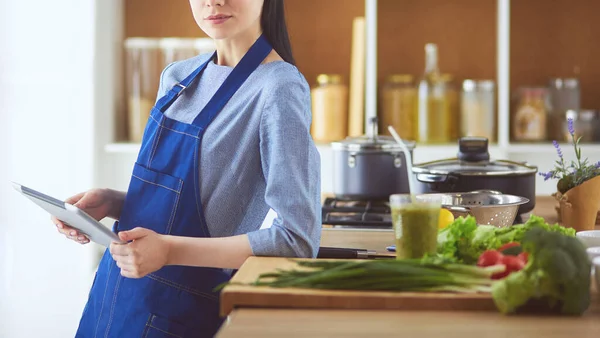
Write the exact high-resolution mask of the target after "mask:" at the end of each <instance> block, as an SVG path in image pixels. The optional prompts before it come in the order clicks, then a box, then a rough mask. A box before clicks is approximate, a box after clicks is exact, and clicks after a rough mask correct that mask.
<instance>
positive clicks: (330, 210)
mask: <svg viewBox="0 0 600 338" xmlns="http://www.w3.org/2000/svg"><path fill="white" fill-rule="evenodd" d="M322 213H323V214H322V216H323V224H328V225H334V226H349V227H352V226H356V227H364V226H367V227H374V228H390V229H391V228H392V216H391V210H390V206H389V204H388V203H387V202H384V201H349V200H340V199H336V198H327V199H326V200H325V202H324V203H323V211H322Z"/></svg>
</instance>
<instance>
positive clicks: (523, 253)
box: [517, 251, 529, 264]
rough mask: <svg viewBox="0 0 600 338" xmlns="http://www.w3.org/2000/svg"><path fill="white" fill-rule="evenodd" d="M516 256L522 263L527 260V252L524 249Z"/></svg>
mask: <svg viewBox="0 0 600 338" xmlns="http://www.w3.org/2000/svg"><path fill="white" fill-rule="evenodd" d="M517 258H519V259H520V260H521V261H522V262H523V264H527V262H528V261H529V254H528V253H527V252H525V251H523V252H521V253H520V254H519V255H518V256H517Z"/></svg>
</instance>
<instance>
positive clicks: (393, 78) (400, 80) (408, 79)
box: [386, 74, 414, 84]
mask: <svg viewBox="0 0 600 338" xmlns="http://www.w3.org/2000/svg"><path fill="white" fill-rule="evenodd" d="M413 80H414V77H413V76H412V75H410V74H390V75H388V76H387V79H386V82H388V83H394V84H410V83H412V82H413Z"/></svg>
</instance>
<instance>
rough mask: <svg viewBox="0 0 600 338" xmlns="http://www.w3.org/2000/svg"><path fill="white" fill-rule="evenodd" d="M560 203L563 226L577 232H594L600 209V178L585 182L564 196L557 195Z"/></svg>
mask: <svg viewBox="0 0 600 338" xmlns="http://www.w3.org/2000/svg"><path fill="white" fill-rule="evenodd" d="M554 196H555V197H556V199H557V200H558V201H559V202H560V214H561V220H562V223H563V226H565V227H568V228H573V229H575V231H584V230H594V228H595V226H596V216H597V214H598V209H599V208H600V176H596V177H594V178H592V179H591V180H588V181H585V182H584V183H583V184H581V185H578V186H576V187H575V188H572V189H570V190H569V191H567V192H566V193H564V194H560V193H555V194H554Z"/></svg>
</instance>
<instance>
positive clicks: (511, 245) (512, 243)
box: [498, 242, 521, 252]
mask: <svg viewBox="0 0 600 338" xmlns="http://www.w3.org/2000/svg"><path fill="white" fill-rule="evenodd" d="M513 246H521V244H519V243H517V242H510V243H506V244H504V245H503V246H501V247H500V249H498V251H500V252H502V251H504V250H506V249H508V248H512V247H513Z"/></svg>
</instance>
